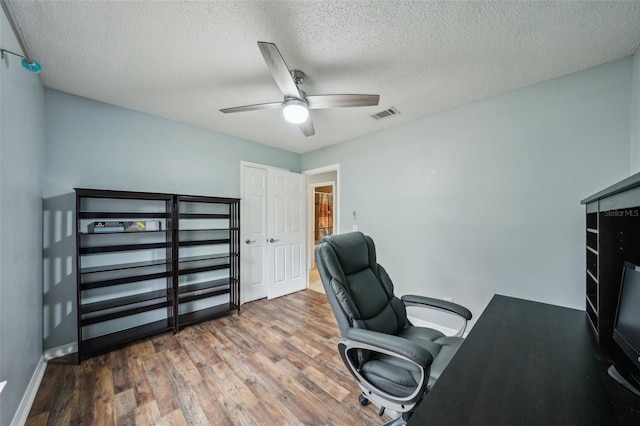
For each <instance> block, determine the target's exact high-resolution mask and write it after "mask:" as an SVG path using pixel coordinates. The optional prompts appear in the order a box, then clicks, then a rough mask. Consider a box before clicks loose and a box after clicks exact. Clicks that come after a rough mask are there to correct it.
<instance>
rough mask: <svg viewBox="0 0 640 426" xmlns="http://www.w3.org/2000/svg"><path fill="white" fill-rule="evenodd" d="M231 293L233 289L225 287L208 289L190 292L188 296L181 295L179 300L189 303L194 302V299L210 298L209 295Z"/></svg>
mask: <svg viewBox="0 0 640 426" xmlns="http://www.w3.org/2000/svg"><path fill="white" fill-rule="evenodd" d="M229 293H231V289H230V288H224V289H220V290H214V291H207V292H204V293H197V294H190V295H187V296H180V299H179V302H180V303H188V302H193V301H194V300H200V299H208V298H209V297H214V296H221V295H223V294H229Z"/></svg>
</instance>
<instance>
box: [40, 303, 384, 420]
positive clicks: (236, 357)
mask: <svg viewBox="0 0 640 426" xmlns="http://www.w3.org/2000/svg"><path fill="white" fill-rule="evenodd" d="M338 339H339V331H338V328H337V325H336V322H335V319H334V317H333V313H332V312H331V309H330V307H329V305H328V303H327V300H326V296H325V295H324V294H321V293H318V292H314V291H310V290H305V291H302V292H298V293H295V294H292V295H289V296H285V297H281V298H278V299H274V300H270V301H267V300H264V299H263V300H260V301H256V302H251V303H248V304H245V305H243V307H242V313H241V314H240V315H237V314H233V315H231V316H227V317H224V318H221V319H217V320H213V321H209V322H206V323H201V324H197V325H194V326H190V327H187V328H185V329H184V330H182V331H181V332H180V333H178V334H176V335H173V334H164V335H161V336H158V337H154V338H150V339H148V340H145V341H141V342H139V343H136V344H133V345H131V346H128V347H126V348H124V349H121V350H118V351H114V352H111V353H108V354H105V355H101V356H97V357H95V358H91V359H89V360H86V361H83V362H82V364H81V365H76V364H75V360H76V359H75V355H70V356H67V357H63V358H57V359H54V360H51V361H49V364H48V365H47V369H46V372H45V375H44V378H43V380H42V384H41V385H40V389H39V390H38V394H37V396H36V399H35V401H34V403H33V405H32V408H31V412H30V413H29V418H28V420H27V425H45V424H48V425H68V424H84V425H91V424H95V425H113V424H119V425H133V424H138V425H155V424H166V425H181V424H189V425H191V424H194V425H207V424H210V425H296V424H306V425H376V424H382V423H384V422H385V421H388V420H389V418H388V417H387V416H386V415H385V416H384V417H382V418H380V417H378V414H377V409H376V408H375V407H374V406H372V405H369V406H367V407H361V406H360V404H359V403H358V395H359V393H360V391H359V388H358V386H357V385H356V382H355V380H354V379H353V378H352V377H351V376H350V375H349V374H348V373H347V371H346V369H345V367H344V366H343V364H342V361H341V360H340V357H339V355H338V352H337V349H336V343H337V341H338Z"/></svg>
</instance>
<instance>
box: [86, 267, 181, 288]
mask: <svg viewBox="0 0 640 426" xmlns="http://www.w3.org/2000/svg"><path fill="white" fill-rule="evenodd" d="M172 275H173V272H172V271H164V272H157V273H154V274H144V275H133V276H128V277H121V278H112V279H108V280H100V281H91V282H88V283H82V284H80V288H81V290H91V289H93V288H101V287H110V286H112V285H121V284H128V283H135V282H140V281H150V280H157V279H159V278H168V277H171V276H172Z"/></svg>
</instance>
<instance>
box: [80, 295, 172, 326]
mask: <svg viewBox="0 0 640 426" xmlns="http://www.w3.org/2000/svg"><path fill="white" fill-rule="evenodd" d="M171 305H172V303H171V301H170V300H164V301H162V302H160V303H153V304H150V305H144V306H138V307H135V308H131V309H124V310H121V311H117V312H111V313H108V314H104V315H97V316H94V317H90V318H82V326H83V327H84V326H87V325H91V324H97V323H100V322H105V321H110V320H113V319H117V318H122V317H128V316H130V315H135V314H140V313H142V312H149V311H155V310H156V309H160V308H166V307H169V306H171Z"/></svg>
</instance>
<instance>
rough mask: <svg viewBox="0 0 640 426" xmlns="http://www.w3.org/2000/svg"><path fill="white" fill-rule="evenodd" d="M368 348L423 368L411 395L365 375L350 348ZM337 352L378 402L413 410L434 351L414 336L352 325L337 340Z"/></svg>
mask: <svg viewBox="0 0 640 426" xmlns="http://www.w3.org/2000/svg"><path fill="white" fill-rule="evenodd" d="M354 350H366V351H371V352H375V353H378V354H385V355H389V356H392V357H395V358H399V359H404V360H406V361H408V362H410V363H412V364H415V365H416V366H417V367H418V369H419V371H420V378H419V379H418V380H417V386H416V388H415V390H414V391H413V392H411V394H410V395H407V396H395V395H391V394H388V393H386V392H384V391H383V390H381V389H379V388H378V387H377V386H376V385H375V384H374V383H372V382H370V381H369V380H368V379H367V378H366V377H365V376H363V375H362V372H361V371H360V367H359V366H358V365H357V364H356V362H355V360H354V357H351V356H349V352H351V351H354ZM338 352H339V353H340V357H341V358H342V360H343V361H344V363H345V365H346V366H347V369H348V370H349V372H350V373H351V374H352V375H353V377H355V378H356V380H357V381H358V384H359V385H360V389H362V392H363V394H364V395H365V396H366V397H367V399H370V400H371V401H373V402H374V403H375V404H378V405H380V406H381V407H386V408H388V409H390V410H393V411H397V412H399V413H404V412H406V411H411V410H413V408H414V407H415V406H416V405H417V404H418V403H419V402H420V401H421V400H422V398H423V396H424V394H425V392H426V391H427V387H428V385H429V371H430V369H431V364H432V363H433V356H432V355H431V353H430V352H429V351H428V350H427V349H425V348H423V347H422V346H420V345H418V344H417V343H415V342H412V341H411V340H408V339H405V338H403V337H399V336H393V335H389V334H384V333H379V332H377V331H371V330H365V329H359V328H349V329H347V330H346V332H345V333H344V334H343V337H342V339H340V341H339V342H338Z"/></svg>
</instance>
